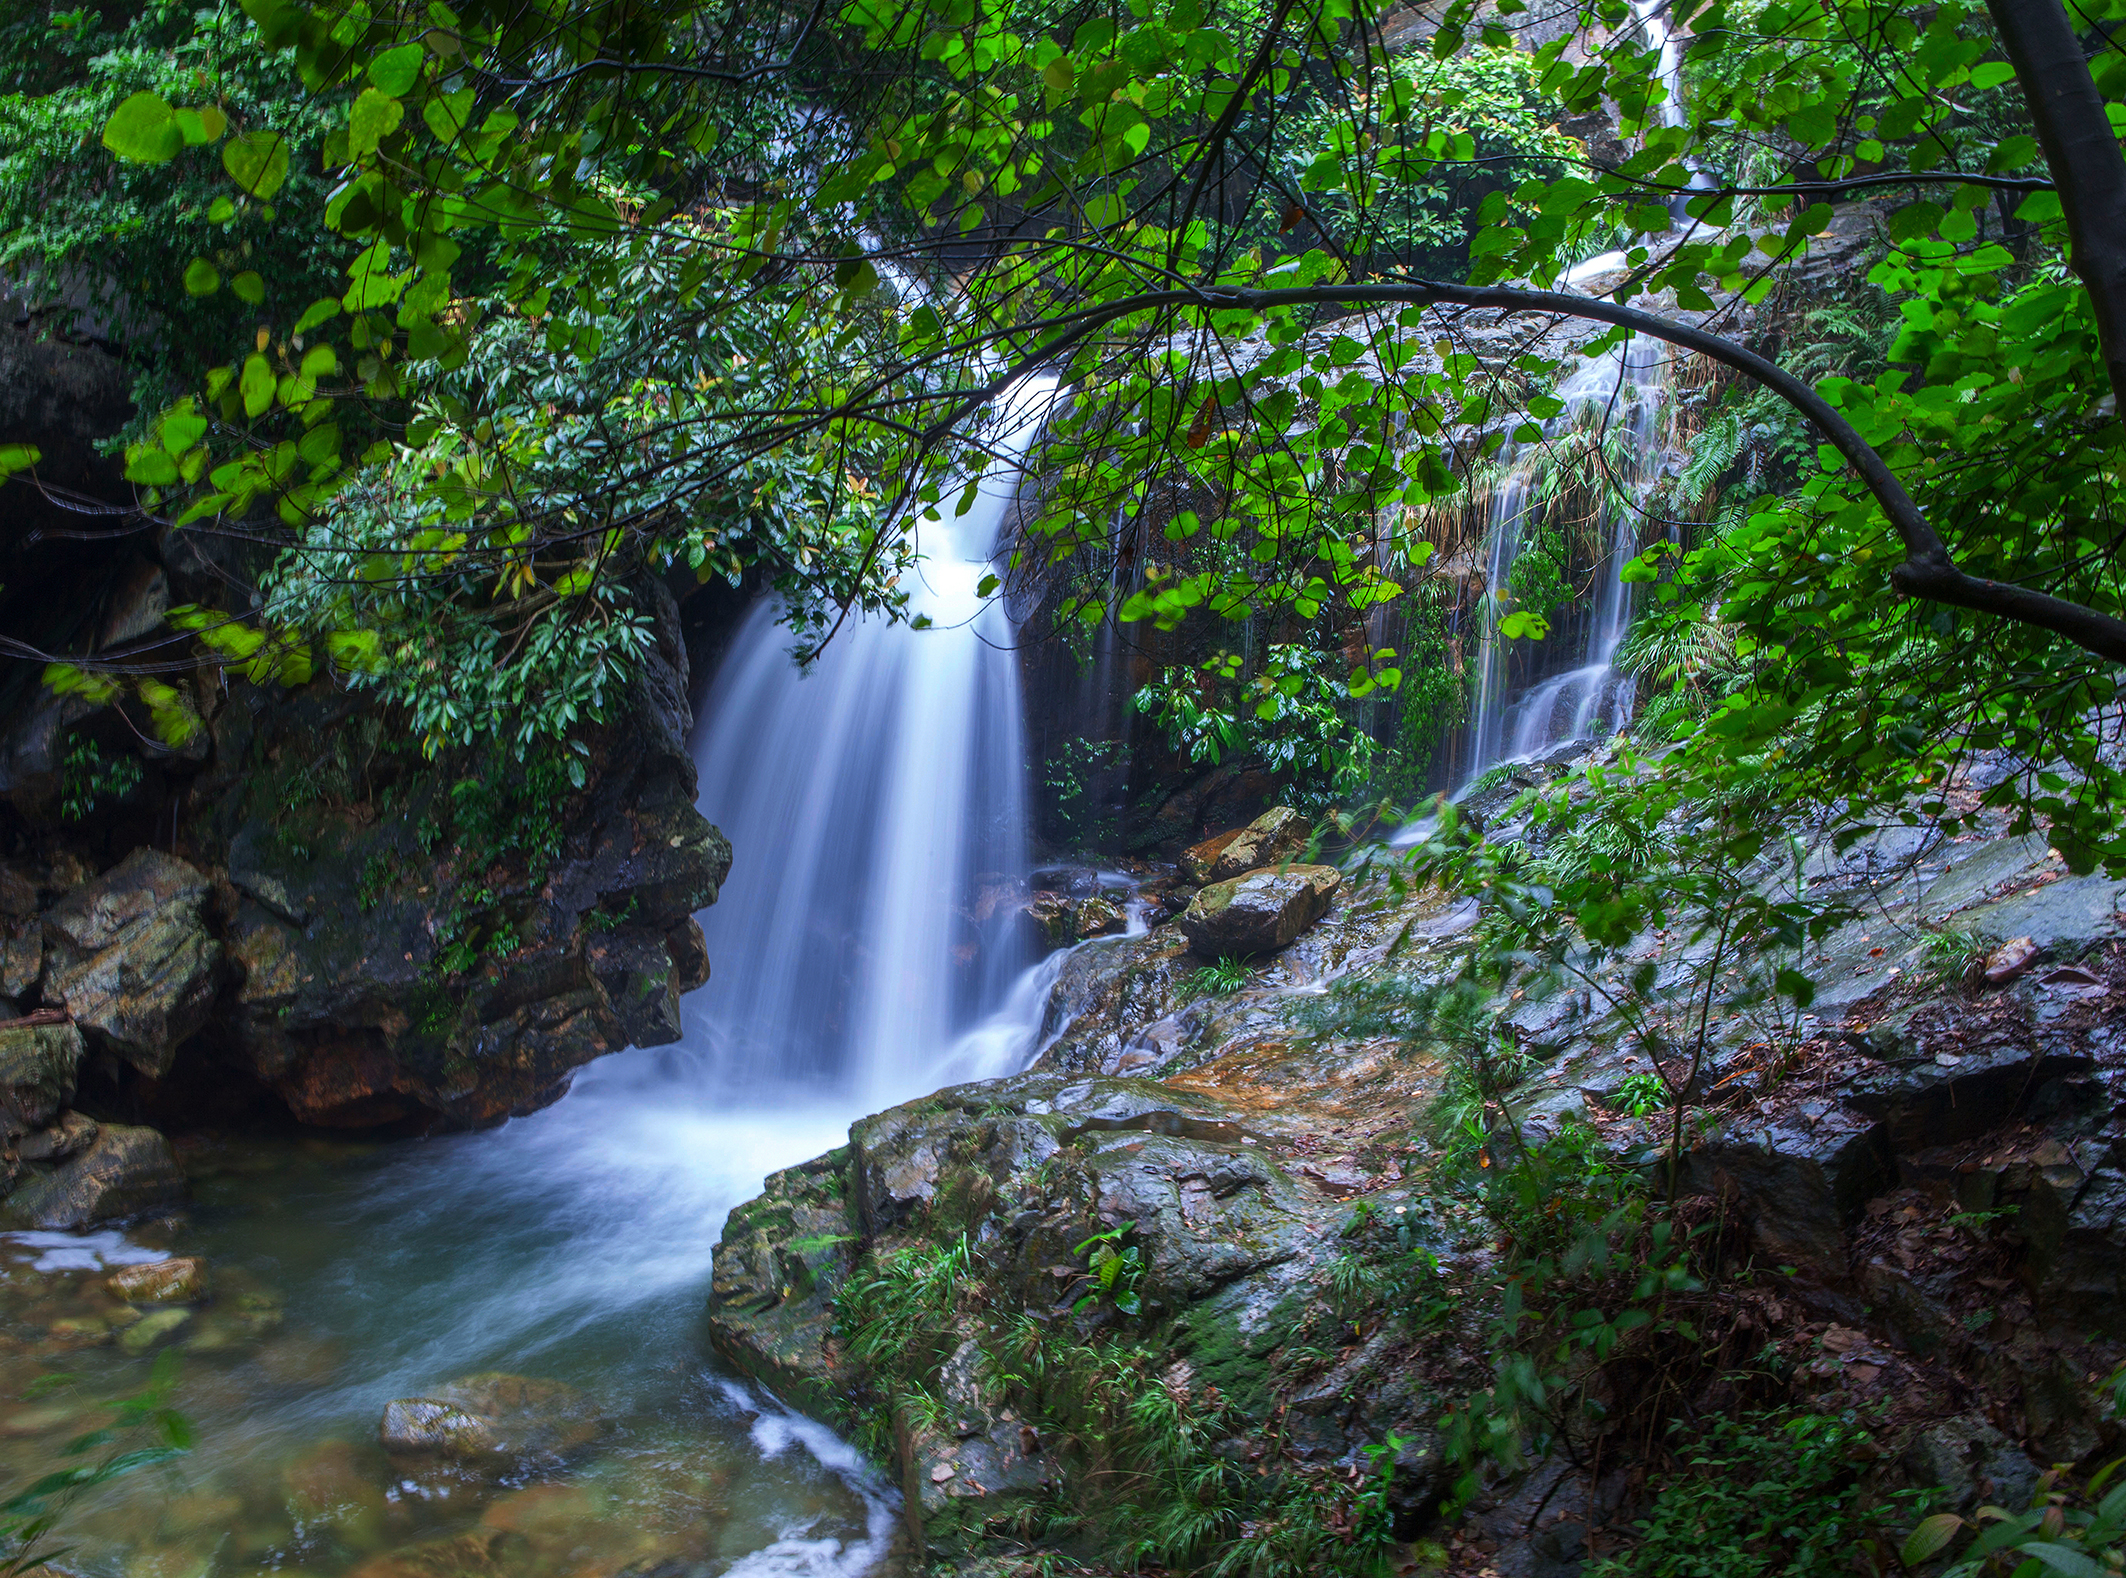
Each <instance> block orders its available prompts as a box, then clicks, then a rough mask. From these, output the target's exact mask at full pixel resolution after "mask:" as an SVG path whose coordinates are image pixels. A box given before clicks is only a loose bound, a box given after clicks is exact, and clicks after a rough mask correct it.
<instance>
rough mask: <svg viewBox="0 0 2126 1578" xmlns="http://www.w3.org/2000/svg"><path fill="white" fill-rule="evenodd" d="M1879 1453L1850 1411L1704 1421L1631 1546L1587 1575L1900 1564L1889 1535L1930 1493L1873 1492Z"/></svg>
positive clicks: (1773, 1572)
mask: <svg viewBox="0 0 2126 1578" xmlns="http://www.w3.org/2000/svg"><path fill="white" fill-rule="evenodd" d="M1679 1433H1680V1432H1679ZM1879 1451H1880V1449H1879V1447H1877V1445H1876V1443H1875V1440H1874V1437H1873V1435H1872V1434H1871V1432H1870V1431H1869V1430H1868V1428H1867V1426H1866V1424H1865V1422H1864V1421H1862V1420H1861V1419H1860V1418H1859V1417H1858V1416H1857V1415H1855V1414H1853V1413H1850V1412H1849V1413H1843V1414H1837V1415H1831V1414H1818V1413H1809V1412H1803V1411H1789V1412H1783V1413H1754V1414H1748V1415H1744V1416H1743V1417H1740V1418H1718V1417H1715V1418H1712V1419H1708V1420H1707V1421H1705V1423H1704V1425H1703V1426H1702V1427H1701V1428H1700V1429H1699V1430H1698V1431H1696V1432H1695V1433H1694V1434H1693V1435H1692V1436H1691V1437H1690V1438H1689V1439H1688V1440H1687V1441H1686V1442H1684V1443H1683V1444H1681V1445H1680V1446H1679V1449H1678V1451H1677V1454H1676V1455H1677V1456H1678V1457H1679V1458H1680V1459H1681V1462H1680V1465H1679V1467H1678V1469H1677V1471H1676V1472H1675V1473H1674V1474H1672V1475H1671V1476H1669V1478H1668V1479H1667V1481H1666V1483H1664V1484H1663V1485H1662V1486H1661V1488H1660V1490H1659V1491H1658V1493H1657V1494H1656V1495H1655V1496H1654V1498H1653V1503H1652V1506H1651V1507H1650V1508H1649V1510H1648V1512H1647V1514H1646V1516H1645V1517H1644V1518H1642V1519H1641V1520H1639V1522H1638V1524H1637V1526H1636V1539H1635V1541H1634V1543H1632V1544H1631V1545H1630V1546H1628V1547H1627V1548H1626V1549H1624V1550H1622V1551H1620V1552H1617V1553H1616V1554H1614V1555H1610V1556H1605V1557H1603V1558H1601V1559H1600V1560H1598V1561H1596V1562H1595V1563H1593V1564H1592V1565H1591V1566H1590V1567H1589V1568H1588V1569H1587V1578H1814V1575H1816V1574H1819V1573H1835V1572H1845V1571H1852V1570H1854V1565H1853V1564H1854V1561H1855V1559H1856V1558H1861V1557H1868V1556H1872V1557H1873V1558H1874V1559H1875V1561H1876V1562H1877V1563H1878V1564H1879V1565H1878V1568H1877V1570H1882V1567H1884V1566H1887V1567H1889V1569H1890V1570H1895V1565H1896V1564H1895V1563H1894V1562H1892V1561H1890V1560H1889V1559H1888V1552H1889V1549H1890V1547H1891V1545H1892V1544H1894V1543H1896V1542H1895V1541H1894V1540H1893V1539H1892V1534H1893V1533H1894V1531H1896V1530H1898V1529H1901V1528H1902V1527H1903V1526H1904V1525H1905V1524H1906V1523H1907V1522H1909V1521H1910V1520H1911V1519H1912V1518H1914V1517H1915V1516H1917V1515H1918V1514H1920V1513H1922V1512H1924V1511H1925V1503H1926V1501H1927V1500H1928V1493H1926V1492H1916V1491H1903V1492H1899V1493H1897V1494H1895V1495H1893V1496H1888V1497H1885V1496H1881V1495H1878V1494H1875V1493H1874V1492H1873V1491H1872V1490H1871V1489H1870V1487H1869V1485H1868V1481H1867V1477H1866V1470H1867V1468H1868V1466H1869V1464H1870V1463H1871V1462H1872V1461H1873V1459H1874V1458H1875V1456H1877V1455H1878V1453H1879Z"/></svg>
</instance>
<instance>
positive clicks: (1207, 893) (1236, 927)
mask: <svg viewBox="0 0 2126 1578" xmlns="http://www.w3.org/2000/svg"><path fill="white" fill-rule="evenodd" d="M1342 882H1343V873H1342V872H1340V871H1338V870H1337V869H1336V868H1335V867H1334V866H1287V867H1285V868H1284V869H1282V870H1272V869H1268V868H1265V869H1263V870H1260V871H1251V872H1249V873H1248V874H1247V875H1246V876H1242V877H1236V878H1233V879H1232V880H1230V881H1227V882H1214V883H1212V884H1211V885H1210V886H1209V887H1206V888H1203V889H1201V890H1199V891H1198V892H1197V894H1196V896H1195V898H1194V899H1192V900H1190V901H1189V907H1188V909H1187V910H1185V911H1184V912H1183V913H1182V916H1181V920H1180V922H1179V924H1180V927H1181V930H1182V932H1183V933H1184V934H1186V936H1187V937H1188V940H1189V947H1190V949H1191V950H1192V951H1193V952H1194V953H1196V954H1197V955H1198V956H1199V957H1202V958H1207V959H1217V958H1223V957H1225V956H1227V955H1229V954H1230V955H1234V956H1237V957H1241V958H1248V957H1252V956H1254V955H1257V954H1264V953H1274V952H1276V951H1277V950H1278V949H1279V948H1282V947H1284V946H1286V945H1287V944H1288V943H1290V942H1291V941H1292V940H1293V939H1294V938H1296V937H1298V936H1299V934H1300V933H1301V932H1303V931H1305V930H1306V929H1307V928H1308V927H1309V926H1311V925H1313V924H1314V922H1315V921H1317V920H1319V919H1321V917H1322V915H1323V913H1324V912H1325V911H1327V909H1328V907H1329V900H1330V899H1331V898H1332V897H1333V896H1334V895H1335V892H1336V890H1337V888H1338V887H1339V886H1340V885H1341V884H1342Z"/></svg>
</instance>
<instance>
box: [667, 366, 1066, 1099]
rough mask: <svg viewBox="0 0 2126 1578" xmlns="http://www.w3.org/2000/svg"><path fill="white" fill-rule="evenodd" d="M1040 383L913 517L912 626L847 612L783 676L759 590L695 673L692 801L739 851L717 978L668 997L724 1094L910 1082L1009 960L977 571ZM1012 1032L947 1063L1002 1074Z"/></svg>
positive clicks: (921, 1078) (1030, 427)
mask: <svg viewBox="0 0 2126 1578" xmlns="http://www.w3.org/2000/svg"><path fill="white" fill-rule="evenodd" d="M1054 392H1055V385H1054V383H1053V381H1042V380H1029V381H1028V382H1027V383H1025V384H1022V385H1020V386H1019V388H1018V389H1017V391H1016V392H1015V394H1014V396H1013V397H1012V399H1011V400H1010V401H1009V403H1008V404H1007V406H1006V407H1005V409H1004V410H1003V411H1002V412H1001V413H1000V416H999V419H998V425H999V428H1000V430H1001V431H1000V432H999V434H998V435H997V437H996V438H995V439H994V440H993V442H992V445H991V448H992V450H993V452H995V453H996V454H997V455H999V456H1000V457H1002V458H1001V459H1000V461H999V463H998V465H997V466H996V467H994V468H993V469H992V470H991V472H990V473H989V474H988V476H987V477H986V478H985V479H984V481H983V482H982V485H981V487H980V489H979V491H978V495H977V499H976V502H975V504H974V505H973V507H972V508H971V509H969V510H968V512H967V513H966V514H965V515H962V516H959V517H958V518H956V519H955V518H952V517H949V516H948V517H947V518H946V519H944V520H943V521H941V522H932V523H928V524H926V525H925V526H924V528H923V535H924V542H923V547H924V549H925V557H924V560H923V563H922V568H921V572H920V573H921V577H922V584H921V585H920V586H919V587H918V588H917V589H916V591H915V593H914V595H913V597H912V598H911V606H910V612H911V613H912V614H915V615H921V616H927V618H928V620H929V624H928V626H927V627H926V628H921V629H909V628H907V627H906V626H897V625H894V624H891V623H889V622H888V621H886V620H884V619H879V618H865V619H856V620H852V621H851V622H850V623H849V624H848V626H847V627H845V628H844V629H843V630H842V631H841V632H840V633H838V634H837V635H836V636H834V638H833V639H832V640H830V641H829V642H828V643H827V645H826V648H825V650H824V651H823V652H822V653H821V655H820V657H819V659H818V661H817V662H815V663H814V664H813V665H812V666H811V668H810V670H809V671H804V670H800V669H799V668H798V667H797V666H796V665H795V664H794V663H793V662H792V661H791V658H790V654H789V652H788V650H787V649H788V637H787V632H786V631H785V630H784V629H783V628H782V626H781V624H780V623H779V611H778V609H777V608H776V606H775V605H774V603H773V602H772V601H764V602H762V603H761V604H760V605H759V606H758V607H756V608H755V609H754V610H753V611H752V613H751V614H750V615H749V616H748V617H747V619H746V621H745V624H744V626H743V628H742V629H741V630H740V632H739V634H738V636H737V638H736V640H735V642H734V643H733V646H732V649H731V653H730V656H729V657H728V658H727V659H726V660H725V662H724V665H723V667H722V669H721V671H720V672H719V673H718V675H717V678H716V680H715V683H714V686H713V688H712V689H711V691H710V694H709V698H708V702H707V705H706V707H705V708H704V709H703V723H702V726H701V727H700V729H699V730H698V731H697V734H696V737H695V742H694V757H695V761H696V763H697V764H698V766H699V768H700V772H701V794H700V800H699V804H700V806H701V809H702V811H703V813H704V814H705V815H707V816H708V817H709V818H710V819H711V820H712V821H714V822H715V823H716V824H717V825H718V826H719V827H721V828H723V829H724V830H725V832H726V833H727V834H728V835H729V837H730V838H731V841H732V845H733V847H734V849H735V850H736V851H738V854H737V855H736V858H735V859H734V862H733V866H732V873H731V878H730V881H729V883H728V885H727V886H726V887H725V889H724V891H723V894H722V896H721V898H720V900H719V902H718V903H717V904H716V906H715V907H714V908H713V909H711V910H708V911H705V912H704V913H703V915H702V917H701V921H702V927H703V930H704V933H705V934H706V936H707V939H708V946H709V956H710V958H711V959H713V960H714V961H715V968H716V975H715V978H714V979H713V980H712V981H711V983H710V984H709V986H708V987H707V988H706V989H705V990H703V991H701V992H698V993H696V994H694V995H693V996H691V997H690V998H689V999H688V1000H687V1003H686V1013H687V1030H688V1037H687V1039H688V1043H689V1045H690V1046H691V1047H692V1048H694V1049H695V1050H696V1051H697V1052H700V1053H703V1054H705V1055H706V1057H707V1060H708V1062H709V1064H710V1066H711V1068H712V1069H713V1077H714V1079H715V1080H716V1081H717V1082H719V1083H721V1084H723V1085H725V1086H727V1087H731V1088H749V1087H751V1088H758V1087H763V1086H774V1085H791V1086H798V1087H807V1088H810V1089H812V1090H814V1091H817V1090H818V1089H819V1088H820V1087H822V1086H824V1087H827V1088H829V1089H833V1090H835V1091H837V1092H838V1093H840V1094H842V1095H846V1096H848V1097H851V1098H853V1099H855V1100H857V1101H860V1102H862V1103H864V1104H865V1106H866V1108H868V1107H875V1106H881V1105H885V1104H887V1103H889V1102H891V1101H895V1100H900V1099H903V1098H904V1097H906V1096H909V1095H917V1094H921V1093H922V1092H923V1091H926V1090H929V1089H932V1088H934V1087H935V1086H936V1085H938V1084H939V1083H941V1082H942V1075H941V1070H942V1069H943V1067H944V1066H945V1065H946V1064H947V1063H948V1062H951V1061H953V1059H952V1057H951V1050H950V1049H952V1048H953V1045H954V1043H955V1041H956V1040H958V1039H959V1038H960V1037H961V1036H962V1035H965V1034H968V1033H969V1032H970V1031H971V1030H973V1029H975V1028H976V1027H977V1026H978V1025H979V1023H980V1021H982V1020H983V1018H984V1016H985V1015H987V1014H990V1013H992V1012H994V1011H995V1010H997V1009H999V1008H1001V1007H1003V1006H1005V1005H1006V1003H1007V1001H1008V1000H1010V999H1011V998H1012V985H1013V982H1014V981H1015V980H1016V978H1017V977H1018V976H1019V974H1020V973H1021V970H1022V969H1023V967H1024V966H1025V965H1026V964H1027V963H1029V962H1030V958H1029V956H1028V955H1027V954H1026V952H1025V950H1024V949H1023V946H1022V943H1021V940H1020V936H1019V933H1018V931H1017V930H1016V928H1015V924H1014V923H1015V920H1016V915H1015V911H1014V908H1013V906H1012V904H1011V903H1010V902H1009V900H1010V898H1011V897H1012V896H1014V895H1018V894H1021V893H1022V892H1023V890H1024V886H1025V880H1026V876H1027V870H1028V856H1027V850H1026V843H1025V827H1026V787H1025V765H1024V756H1025V746H1024V732H1023V726H1022V721H1021V716H1020V698H1019V687H1018V676H1017V672H1016V666H1015V661H1014V655H1013V652H1012V632H1011V629H1010V626H1009V624H1008V622H1007V616H1006V614H1005V610H1004V608H1003V606H1002V605H1001V604H1000V603H999V602H997V601H995V600H993V599H985V598H984V597H982V596H981V595H980V593H979V584H980V582H981V580H982V577H983V576H984V575H985V574H987V573H988V569H989V560H990V556H991V553H992V551H993V550H994V548H995V545H996V542H997V538H998V533H999V528H1000V526H1001V524H1002V522H1003V519H1004V515H1005V512H1006V511H1007V510H1008V509H1009V507H1010V505H1011V502H1012V499H1013V498H1014V496H1015V495H1016V491H1017V482H1018V478H1017V474H1016V471H1015V470H1014V469H1012V467H1013V465H1014V463H1015V462H1016V460H1017V458H1018V457H1019V456H1020V455H1022V454H1023V453H1024V452H1025V449H1026V447H1027V446H1028V445H1029V444H1030V443H1031V442H1032V441H1033V439H1034V438H1035V436H1036V434H1037V432H1038V430H1039V427H1040V424H1041V421H1042V419H1043V418H1044V416H1045V414H1046V410H1047V406H1048V402H1049V400H1050V398H1051V397H1052V396H1053V394H1054ZM1028 1034H1030V1028H1029V1031H1028ZM1019 1039H1024V1038H1023V1037H1021V1038H1019ZM1011 1044H1014V1042H1013V1037H1012V1036H1011V1035H1009V1034H1006V1033H1003V1032H1001V1031H1000V1030H999V1028H998V1027H997V1026H994V1025H990V1026H986V1027H983V1028H982V1031H981V1034H980V1035H978V1036H976V1037H975V1038H974V1043H973V1046H974V1047H979V1048H982V1049H985V1050H984V1051H983V1052H982V1053H981V1054H980V1055H975V1054H974V1052H973V1048H969V1049H967V1050H969V1052H970V1056H969V1058H967V1059H961V1060H958V1061H959V1062H960V1063H962V1064H964V1063H966V1062H972V1063H973V1064H975V1065H978V1066H976V1067H972V1068H963V1069H962V1071H961V1072H959V1074H958V1077H961V1078H969V1077H976V1076H978V1075H980V1074H982V1073H988V1072H1000V1071H1001V1070H1000V1069H990V1068H988V1067H986V1066H980V1065H985V1064H986V1063H987V1062H988V1061H989V1057H990V1054H991V1053H992V1052H994V1053H995V1055H1000V1056H1005V1057H1007V1059H1008V1057H1009V1055H1010V1054H1009V1053H1008V1052H1005V1051H1002V1050H1000V1049H1001V1048H1003V1047H1005V1046H1008V1045H1011Z"/></svg>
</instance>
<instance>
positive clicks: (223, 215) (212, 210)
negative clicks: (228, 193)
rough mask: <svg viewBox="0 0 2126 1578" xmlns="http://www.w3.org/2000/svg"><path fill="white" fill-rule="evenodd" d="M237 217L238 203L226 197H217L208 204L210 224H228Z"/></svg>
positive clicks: (208, 220)
mask: <svg viewBox="0 0 2126 1578" xmlns="http://www.w3.org/2000/svg"><path fill="white" fill-rule="evenodd" d="M235 217H236V205H235V204H234V203H232V202H230V201H229V199H227V198H226V197H217V198H215V199H214V201H213V202H211V203H209V204H207V222H208V223H209V224H215V225H226V224H227V223H228V222H229V221H230V220H232V219H234V218H235Z"/></svg>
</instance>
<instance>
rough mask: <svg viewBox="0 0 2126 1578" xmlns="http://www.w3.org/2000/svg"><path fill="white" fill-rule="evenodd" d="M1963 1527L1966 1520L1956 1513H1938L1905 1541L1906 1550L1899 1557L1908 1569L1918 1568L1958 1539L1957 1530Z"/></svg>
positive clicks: (1900, 1552) (1899, 1553)
mask: <svg viewBox="0 0 2126 1578" xmlns="http://www.w3.org/2000/svg"><path fill="white" fill-rule="evenodd" d="M1963 1526H1964V1520H1963V1519H1962V1518H1959V1517H1958V1516H1957V1515H1956V1514H1955V1513H1953V1512H1937V1513H1936V1514H1935V1515H1934V1516H1933V1517H1931V1518H1929V1519H1927V1520H1926V1522H1924V1523H1922V1524H1921V1525H1920V1526H1919V1527H1918V1528H1916V1529H1914V1530H1913V1531H1912V1532H1911V1534H1910V1535H1909V1536H1908V1537H1907V1538H1906V1540H1905V1543H1904V1548H1903V1549H1902V1550H1900V1551H1899V1552H1898V1553H1897V1554H1898V1557H1899V1559H1900V1560H1901V1561H1903V1562H1904V1564H1905V1565H1906V1566H1907V1567H1917V1566H1918V1565H1919V1564H1920V1563H1921V1562H1924V1561H1930V1560H1932V1559H1933V1558H1934V1557H1935V1556H1936V1555H1938V1554H1939V1553H1940V1552H1941V1550H1942V1548H1943V1547H1944V1546H1946V1545H1947V1544H1948V1543H1949V1542H1950V1541H1951V1540H1953V1539H1955V1538H1956V1533H1957V1530H1959V1529H1961V1528H1962V1527H1963Z"/></svg>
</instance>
